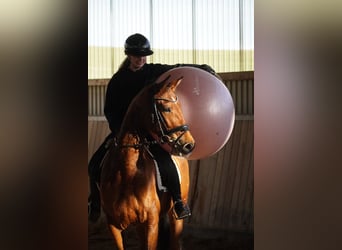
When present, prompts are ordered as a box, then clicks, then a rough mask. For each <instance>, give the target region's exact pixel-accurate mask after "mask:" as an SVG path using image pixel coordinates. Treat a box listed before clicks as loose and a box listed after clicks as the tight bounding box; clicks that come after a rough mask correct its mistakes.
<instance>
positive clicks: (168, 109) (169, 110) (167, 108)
mask: <svg viewBox="0 0 342 250" xmlns="http://www.w3.org/2000/svg"><path fill="white" fill-rule="evenodd" d="M162 112H171V108H170V107H163V108H162Z"/></svg>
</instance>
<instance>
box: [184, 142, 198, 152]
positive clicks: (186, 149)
mask: <svg viewBox="0 0 342 250" xmlns="http://www.w3.org/2000/svg"><path fill="white" fill-rule="evenodd" d="M194 147H195V144H193V143H186V144H184V146H183V152H184V153H187V154H188V153H190V152H191V151H192V150H193V149H194Z"/></svg>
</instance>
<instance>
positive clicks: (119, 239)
mask: <svg viewBox="0 0 342 250" xmlns="http://www.w3.org/2000/svg"><path fill="white" fill-rule="evenodd" d="M108 226H109V230H110V231H111V233H112V235H113V238H114V243H115V245H116V247H117V248H118V250H124V246H123V240H122V234H121V232H122V230H119V229H118V228H116V227H114V226H113V225H111V224H109V225H108Z"/></svg>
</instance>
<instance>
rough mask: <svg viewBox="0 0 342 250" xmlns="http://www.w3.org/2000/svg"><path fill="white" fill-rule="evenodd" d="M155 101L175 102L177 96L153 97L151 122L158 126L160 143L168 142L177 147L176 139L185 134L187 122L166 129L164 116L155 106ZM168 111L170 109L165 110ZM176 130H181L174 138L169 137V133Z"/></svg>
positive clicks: (187, 128) (187, 127)
mask: <svg viewBox="0 0 342 250" xmlns="http://www.w3.org/2000/svg"><path fill="white" fill-rule="evenodd" d="M156 101H166V102H172V103H176V102H177V101H178V97H177V96H176V99H175V100H173V99H166V98H153V111H154V113H153V114H152V123H153V124H157V126H158V127H159V131H160V135H159V142H160V143H162V144H163V143H170V144H172V146H173V147H175V148H177V147H178V141H179V140H180V138H181V137H182V136H183V135H184V134H185V132H186V131H188V130H189V126H188V125H187V124H184V125H180V126H178V127H175V128H172V129H168V128H167V126H166V122H165V119H164V116H163V115H162V113H161V112H160V111H159V110H158V108H157V103H156ZM165 111H168V112H170V111H171V110H169V109H168V110H165ZM177 132H182V133H181V134H180V135H179V136H178V137H177V138H176V139H175V140H174V139H172V138H171V136H170V135H172V134H174V133H177Z"/></svg>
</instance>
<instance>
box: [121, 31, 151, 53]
mask: <svg viewBox="0 0 342 250" xmlns="http://www.w3.org/2000/svg"><path fill="white" fill-rule="evenodd" d="M125 54H126V55H133V56H150V55H152V54H153V51H152V50H151V46H150V42H149V41H148V40H147V38H146V37H144V36H143V35H141V34H138V33H136V34H134V35H131V36H129V37H128V38H127V39H126V42H125Z"/></svg>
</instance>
